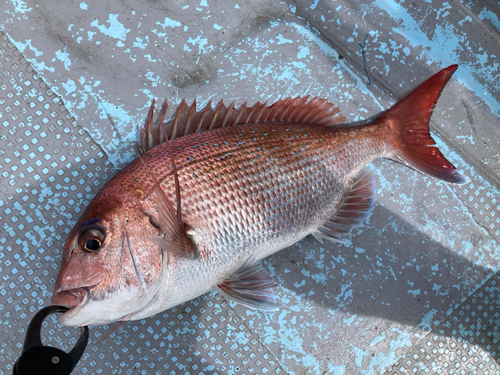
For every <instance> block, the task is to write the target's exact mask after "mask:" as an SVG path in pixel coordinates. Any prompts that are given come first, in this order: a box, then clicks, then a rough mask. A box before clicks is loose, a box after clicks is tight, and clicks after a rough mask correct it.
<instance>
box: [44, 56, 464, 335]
mask: <svg viewBox="0 0 500 375" xmlns="http://www.w3.org/2000/svg"><path fill="white" fill-rule="evenodd" d="M456 69H457V66H456V65H453V66H450V67H448V68H446V69H443V70H442V71H440V72H439V73H437V74H436V75H434V76H433V77H431V78H430V79H428V80H427V81H426V82H424V83H423V84H421V85H420V86H419V87H418V88H417V89H415V90H414V91H413V92H412V93H411V94H410V95H408V96H407V97H406V98H404V99H403V100H401V101H400V102H399V103H397V104H396V105H395V106H393V107H392V108H391V109H389V110H387V111H385V112H382V113H380V114H378V115H375V116H374V117H372V118H370V119H369V120H366V121H362V122H356V123H347V122H345V119H344V117H342V116H340V115H339V113H338V112H339V111H338V109H337V108H335V107H334V106H333V105H332V104H330V103H328V102H327V101H326V100H323V99H318V98H308V97H304V98H295V99H284V100H279V101H277V102H276V103H274V104H273V105H271V106H267V104H261V103H257V104H256V105H255V106H253V107H251V108H250V107H246V105H243V106H242V107H241V108H240V109H235V108H234V105H233V104H231V105H230V106H229V107H226V106H225V105H223V103H222V102H220V103H219V105H218V106H217V107H216V109H215V110H214V109H212V108H211V106H210V105H207V107H206V108H205V109H204V110H203V111H200V112H197V111H196V105H195V103H193V105H192V106H187V105H186V103H185V102H184V101H183V103H182V104H181V106H180V107H179V109H178V112H177V115H176V117H175V118H174V120H172V121H170V122H168V123H165V122H164V121H163V117H164V115H165V112H164V111H163V112H162V114H161V115H160V119H159V121H158V123H157V126H156V127H154V126H152V118H153V106H152V109H151V111H150V116H149V119H148V125H147V128H146V131H145V132H142V133H141V142H140V145H141V149H142V151H143V153H142V155H141V156H139V157H138V158H137V159H136V160H134V161H133V162H132V163H130V164H129V165H128V166H127V167H126V168H125V169H123V170H122V171H120V172H119V173H118V174H117V175H116V176H114V177H113V178H112V179H111V180H110V181H109V182H108V183H107V184H106V185H105V186H104V187H103V188H102V190H101V191H99V193H98V194H97V195H96V196H95V198H94V199H93V200H92V202H91V203H90V205H89V206H88V207H87V209H86V211H85V212H84V213H83V214H82V216H81V218H80V219H79V221H78V222H77V223H76V225H75V227H74V228H73V229H72V231H71V232H70V233H69V236H68V238H67V241H66V243H65V247H64V252H63V257H62V265H61V269H60V273H59V276H58V278H57V281H56V285H55V292H54V295H53V297H52V303H54V304H61V305H66V306H71V307H72V308H71V309H70V310H69V311H68V312H66V313H65V314H63V315H62V316H61V317H60V321H61V323H63V324H66V325H72V326H83V325H91V324H92V325H94V324H105V323H109V322H113V321H120V320H136V319H142V318H146V317H149V316H151V315H153V314H155V313H158V312H160V311H163V310H166V309H168V308H171V307H173V306H176V305H178V304H180V303H182V302H185V301H188V300H190V299H192V298H195V297H197V296H200V295H202V294H204V293H206V292H208V291H209V290H211V289H213V288H216V289H217V290H218V291H220V292H221V293H223V294H224V295H226V296H227V297H228V298H230V299H233V300H236V301H238V302H240V303H243V304H245V305H247V306H249V307H252V308H263V309H269V310H273V309H275V308H276V307H277V305H276V303H275V298H274V294H273V291H272V287H273V286H274V282H273V280H272V278H271V277H270V276H269V274H268V273H267V271H266V270H265V268H264V267H263V266H262V265H260V263H258V261H259V260H260V259H263V258H265V257H267V256H269V255H271V254H273V253H275V252H277V251H279V250H281V249H284V248H286V247H288V246H290V245H292V244H294V243H295V242H297V241H299V240H300V239H302V238H304V237H305V236H307V235H309V234H311V235H313V236H315V237H316V238H317V239H318V240H320V241H321V240H322V239H330V240H341V239H342V238H343V236H345V235H346V234H348V233H349V232H350V231H351V230H352V229H353V228H355V227H358V226H360V225H361V224H362V222H363V221H364V220H366V219H367V218H368V217H369V215H370V212H371V210H372V208H373V204H374V194H375V188H374V187H375V182H374V179H373V176H372V175H371V174H370V173H369V172H368V171H367V170H366V169H365V166H366V165H367V164H368V163H370V162H371V161H372V160H374V159H377V158H381V157H384V158H390V159H392V160H396V161H399V162H401V163H404V164H406V165H408V166H410V167H412V168H414V169H416V170H418V171H420V172H422V173H425V174H427V175H429V176H432V177H435V178H438V179H441V180H444V181H447V182H450V183H464V182H466V178H465V177H464V176H463V175H461V174H460V173H459V172H458V171H457V169H455V167H454V166H453V165H451V164H450V163H449V162H448V161H447V160H446V159H445V157H444V156H443V155H442V154H441V152H440V151H439V150H438V149H437V147H436V146H435V142H434V141H433V139H432V138H431V136H430V134H429V127H428V126H429V120H430V117H431V115H432V110H433V108H434V106H435V104H436V101H437V100H438V98H439V96H440V93H441V91H442V89H443V88H444V86H445V85H446V83H447V82H448V80H449V78H450V77H451V75H452V74H453V72H454V71H455V70H456ZM165 107H166V106H164V108H165ZM167 136H168V139H170V141H165V139H167Z"/></svg>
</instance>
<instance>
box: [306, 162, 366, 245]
mask: <svg viewBox="0 0 500 375" xmlns="http://www.w3.org/2000/svg"><path fill="white" fill-rule="evenodd" d="M374 195H375V180H374V179H373V175H372V174H371V173H370V172H369V171H368V170H366V169H363V170H362V171H361V172H360V173H359V174H358V175H357V176H356V179H355V180H354V183H353V185H352V187H351V189H350V190H349V191H348V192H347V193H346V195H345V196H344V199H343V201H342V203H341V204H340V206H339V209H338V211H337V212H336V213H335V215H334V216H333V217H332V218H331V219H330V220H329V221H327V222H326V223H325V224H323V225H322V226H320V227H319V228H318V230H317V231H316V232H314V233H313V236H314V237H316V238H317V239H318V240H319V241H321V238H325V239H328V240H331V241H337V242H343V239H344V237H345V236H346V235H347V234H349V233H350V232H351V230H352V229H354V228H357V227H360V226H361V225H362V224H363V221H365V220H367V219H368V218H369V217H370V215H371V212H372V210H373V206H374V204H375V197H374ZM321 242H322V241H321Z"/></svg>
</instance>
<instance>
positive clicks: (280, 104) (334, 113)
mask: <svg viewBox="0 0 500 375" xmlns="http://www.w3.org/2000/svg"><path fill="white" fill-rule="evenodd" d="M167 107H168V101H165V103H164V105H163V109H162V111H161V113H165V111H166V108H167ZM154 112H155V109H154V100H153V103H152V104H151V108H150V110H149V116H148V120H147V122H146V125H145V129H143V128H141V134H140V144H139V150H140V152H141V153H144V152H146V151H147V150H149V149H151V148H153V147H154V146H157V145H159V144H160V143H163V142H164V141H165V138H166V137H164V135H163V134H162V133H164V134H168V138H169V139H171V140H172V139H175V138H178V137H182V136H184V135H188V134H192V133H197V132H201V131H205V130H209V129H218V128H225V127H230V126H238V125H243V124H260V123H265V122H289V123H299V124H304V125H318V126H325V125H334V124H337V123H340V122H343V121H345V117H344V116H341V115H339V112H340V110H339V109H338V108H337V107H335V106H334V105H333V104H332V103H329V102H328V101H326V100H325V99H319V98H311V99H310V98H309V96H304V97H303V98H300V97H297V98H293V99H292V98H287V99H282V100H278V101H277V102H275V103H274V104H272V105H270V106H268V105H267V102H266V103H260V102H257V103H255V104H254V105H253V106H252V107H249V106H247V103H246V102H245V103H244V104H243V105H242V106H241V107H240V108H239V109H235V108H234V102H233V103H231V104H230V105H229V107H226V106H225V105H224V103H223V101H222V100H221V101H220V102H219V103H218V104H217V106H216V107H215V109H213V108H212V105H211V102H209V103H208V104H207V105H206V106H205V108H204V109H203V110H201V111H196V100H195V101H193V104H191V105H190V106H188V105H187V104H186V101H185V100H182V102H181V104H180V106H179V108H178V109H177V113H176V115H175V117H174V118H173V119H171V120H170V121H167V122H163V121H159V120H157V121H156V123H154V121H153V116H154ZM162 128H163V129H164V130H161V129H162Z"/></svg>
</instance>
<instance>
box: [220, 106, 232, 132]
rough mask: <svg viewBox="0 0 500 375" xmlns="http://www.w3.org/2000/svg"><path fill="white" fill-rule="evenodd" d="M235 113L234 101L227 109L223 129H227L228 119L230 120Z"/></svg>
mask: <svg viewBox="0 0 500 375" xmlns="http://www.w3.org/2000/svg"><path fill="white" fill-rule="evenodd" d="M233 111H234V100H233V102H232V103H231V104H230V105H229V108H228V109H227V112H226V114H225V115H224V118H223V119H222V125H221V128H225V127H226V122H227V119H228V118H229V116H231V114H232V113H233Z"/></svg>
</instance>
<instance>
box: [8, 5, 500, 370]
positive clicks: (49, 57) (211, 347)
mask: <svg viewBox="0 0 500 375" xmlns="http://www.w3.org/2000/svg"><path fill="white" fill-rule="evenodd" d="M115 6H116V8H113V9H109V7H108V6H107V5H106V4H105V3H103V2H97V1H96V2H91V1H86V2H80V3H71V4H69V5H67V6H66V7H59V4H58V3H56V2H51V1H46V2H40V3H38V4H36V3H35V2H30V1H26V2H23V1H10V2H9V1H7V2H5V3H2V5H0V11H3V12H2V13H0V15H1V17H0V26H1V27H2V30H4V31H5V34H4V33H0V40H1V44H0V176H1V177H0V277H1V281H0V283H1V284H0V332H1V333H0V375H3V374H10V373H11V372H12V366H13V364H14V362H15V360H16V359H17V357H18V356H19V355H20V353H21V350H22V342H23V340H24V335H25V329H26V327H27V325H28V322H29V321H30V319H31V318H32V317H33V315H34V314H35V312H36V311H38V310H39V309H40V308H42V307H44V306H47V305H48V304H49V302H50V297H51V295H52V290H53V286H54V282H55V278H56V277H57V272H58V267H59V264H60V257H61V253H62V246H63V243H64V241H65V236H66V234H67V233H68V232H69V230H70V228H71V227H72V226H73V225H74V223H75V222H76V220H77V219H78V217H79V215H80V213H81V212H82V210H84V209H85V206H87V205H88V203H89V202H90V200H91V199H92V197H93V196H94V194H95V193H96V192H97V191H98V190H99V189H100V188H101V187H102V186H103V185H104V183H105V182H106V181H107V180H109V178H110V177H111V176H112V175H113V174H114V173H115V172H116V171H115V169H114V166H116V167H122V166H123V165H124V164H125V163H126V162H128V161H130V159H131V158H133V157H134V155H135V154H134V152H133V145H132V143H133V142H134V141H136V140H137V139H136V135H137V132H136V129H137V125H138V124H141V123H142V122H143V120H144V119H145V116H146V113H147V108H148V106H149V104H150V100H151V98H153V97H154V98H156V99H159V100H162V99H165V98H168V99H169V100H170V101H171V102H172V103H173V105H172V106H171V110H170V113H173V110H174V108H175V104H178V103H180V100H181V99H182V98H183V97H186V98H187V100H188V102H189V100H192V99H194V98H196V99H197V100H198V103H206V102H207V101H208V100H214V101H217V100H219V99H221V98H224V99H227V100H233V99H234V100H236V102H237V104H242V103H243V102H244V101H245V100H249V104H252V103H251V100H254V101H257V100H260V101H265V100H269V101H270V102H271V101H273V100H276V99H280V98H283V97H287V96H296V95H306V94H310V95H317V96H321V97H325V98H328V99H329V100H331V101H332V102H334V103H335V104H336V105H338V106H339V107H340V109H341V111H342V113H343V114H345V115H346V117H347V118H348V120H349V121H352V120H354V121H355V120H359V119H362V118H367V117H369V116H371V115H373V114H375V113H377V112H378V111H380V110H381V109H382V108H387V107H388V106H389V105H391V104H392V103H394V102H395V101H396V100H397V98H401V97H402V95H403V94H404V93H406V92H408V90H409V89H411V88H412V87H415V86H416V84H418V82H420V81H421V80H423V79H424V78H425V77H427V76H430V74H431V73H432V72H436V71H437V70H438V69H439V68H440V67H441V68H442V67H444V66H446V65H449V64H451V63H459V64H460V68H459V70H458V71H457V73H456V74H455V75H454V77H453V78H452V80H451V81H450V82H449V84H448V85H447V87H446V89H445V90H444V92H443V94H442V96H441V98H440V99H439V102H438V104H437V106H436V110H435V113H434V115H433V118H432V123H431V129H432V134H433V137H434V138H435V139H436V141H437V142H438V146H439V148H440V149H442V150H443V153H444V154H445V155H446V157H447V158H449V159H450V161H452V162H453V164H455V165H456V166H457V167H458V168H459V169H461V170H462V171H463V172H464V174H466V175H467V176H468V177H470V179H471V181H470V182H469V183H468V184H466V185H463V186H454V185H449V184H445V183H442V182H439V181H435V180H432V179H430V178H428V177H425V176H422V175H420V174H417V173H416V172H414V171H412V170H410V169H408V168H407V167H404V166H401V165H399V164H396V163H393V162H390V161H385V160H379V161H376V162H374V163H372V165H371V166H370V169H371V170H372V171H373V172H374V174H375V176H376V188H377V194H376V199H377V204H376V207H375V209H374V212H373V215H372V217H371V218H370V220H369V221H368V222H367V223H366V224H365V225H364V226H363V227H362V228H360V229H359V230H357V231H355V233H353V236H352V238H351V239H350V240H349V241H347V242H346V243H345V244H329V243H324V244H319V243H318V242H317V241H315V240H314V239H312V238H305V239H304V240H302V241H300V242H299V243H298V244H296V245H294V246H292V247H290V248H289V249H286V250H283V251H282V252H280V253H278V254H275V255H273V256H272V257H269V258H268V259H266V260H264V262H263V264H264V266H265V267H266V268H267V269H268V271H269V272H270V274H271V275H272V276H273V278H274V279H275V281H276V282H277V283H278V284H279V285H278V287H276V288H275V293H276V296H277V300H278V303H280V304H281V305H282V308H281V309H280V311H279V312H276V313H265V312H261V311H251V310H247V309H246V308H244V307H242V306H240V305H235V304H233V303H228V302H227V301H226V300H225V299H223V298H222V297H221V296H220V295H218V294H217V293H215V292H213V293H209V294H207V295H204V296H202V297H200V298H199V299H196V300H193V301H190V302H187V303H185V304H183V305H180V306H178V307H176V308H174V309H171V310H168V311H166V312H164V313H162V314H158V315H156V316H153V317H151V318H148V319H145V320H141V321H137V322H130V323H126V324H123V325H122V326H120V327H118V328H117V330H116V331H115V332H113V333H111V335H110V337H107V338H104V339H103V337H104V336H105V335H106V334H107V333H109V332H111V330H112V329H113V327H112V326H103V327H90V334H91V342H90V344H89V346H88V348H87V351H86V353H85V355H84V357H83V358H82V361H81V362H80V363H79V364H78V367H77V368H76V369H75V372H74V373H77V374H79V373H81V374H137V373H140V374H261V373H268V374H269V373H270V374H273V373H290V374H336V375H339V374H381V373H389V374H401V373H408V374H415V373H416V374H419V373H429V374H434V373H442V374H489V375H490V374H500V363H499V359H500V349H499V339H500V338H499V336H500V333H499V330H500V316H499V313H500V312H499V311H500V307H499V306H500V301H499V293H500V292H499V286H500V280H499V273H498V272H499V270H500V245H499V242H500V193H499V190H498V188H499V181H500V174H499V172H500V169H499V165H500V164H499V163H498V160H499V155H500V153H499V151H500V144H499V143H498V139H500V130H499V129H500V123H499V114H500V112H499V108H500V107H498V97H497V96H498V95H497V93H498V92H499V91H498V90H499V86H498V80H495V79H494V77H495V74H497V73H495V72H496V71H495V69H497V68H495V61H496V60H495V59H496V55H497V51H498V48H497V46H498V45H499V40H500V37H499V36H498V33H497V31H495V30H497V29H496V27H497V26H498V21H495V19H496V18H495V9H498V4H497V3H496V2H491V1H485V2H484V4H483V5H481V6H479V5H478V4H472V3H470V2H469V3H468V4H466V5H465V4H462V3H460V4H458V3H452V4H451V5H450V4H449V3H447V2H436V1H433V2H432V4H431V2H429V3H428V2H425V4H424V2H421V4H420V5H419V4H417V3H411V4H410V3H408V2H401V3H397V2H393V1H386V0H384V1H382V0H380V1H379V0H375V1H374V2H373V3H367V2H362V1H343V0H337V1H334V2H329V1H317V0H311V1H297V2H295V1H293V2H290V3H287V2H279V3H278V2H274V1H267V0H251V1H247V2H245V3H241V4H237V3H235V2H234V1H233V2H230V5H227V6H230V8H228V7H227V6H223V5H221V4H218V3H217V2H211V1H208V2H207V1H204V0H199V1H198V0H197V1H194V0H185V1H182V2H179V3H177V2H174V1H173V2H162V1H156V0H155V1H153V0H151V1H150V0H144V1H142V0H141V1H140V2H136V1H133V0H125V1H122V2H120V3H116V5H115ZM54 7H56V8H58V9H57V12H55V11H54ZM451 7H453V8H454V9H452V10H449V9H451ZM59 8H61V9H59ZM63 8H64V9H63ZM61 13H63V14H64V17H60V16H59V15H60V14H61ZM497 13H498V12H497ZM420 16H422V17H421V18H419V17H420ZM497 18H498V17H497ZM417 21H418V22H417ZM436 23H437V24H438V25H437V26H436V25H435V24H436ZM379 25H380V26H379ZM478 25H479V26H478ZM495 25H497V26H495ZM422 30H424V31H425V30H427V31H428V34H429V35H427V34H426V33H424V32H423V31H422ZM478 30H480V31H478ZM476 32H477V33H478V34H475V33H476ZM365 35H366V36H365ZM486 42H487V43H486ZM448 46H451V47H449V48H450V50H453V51H452V52H453V53H452V52H450V50H447V48H448ZM25 58H27V59H28V61H26V59H25ZM35 69H36V70H35ZM63 103H64V105H63ZM68 110H69V112H68ZM108 116H109V117H110V118H111V120H110V119H109V118H108ZM75 118H77V119H78V121H77V120H75ZM80 125H81V126H82V127H84V128H82V127H80ZM84 129H85V130H84ZM87 131H88V133H87ZM101 147H102V148H101ZM43 334H44V340H45V342H46V343H49V344H51V345H55V346H59V347H61V348H62V349H63V350H67V349H69V348H70V347H71V346H72V345H73V344H74V343H75V340H76V336H75V335H76V334H77V331H76V330H73V329H70V328H67V327H62V326H60V325H57V323H56V320H55V317H53V319H51V320H50V321H49V322H47V324H45V328H44V332H43ZM101 339H102V341H101V342H99V340H101Z"/></svg>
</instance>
